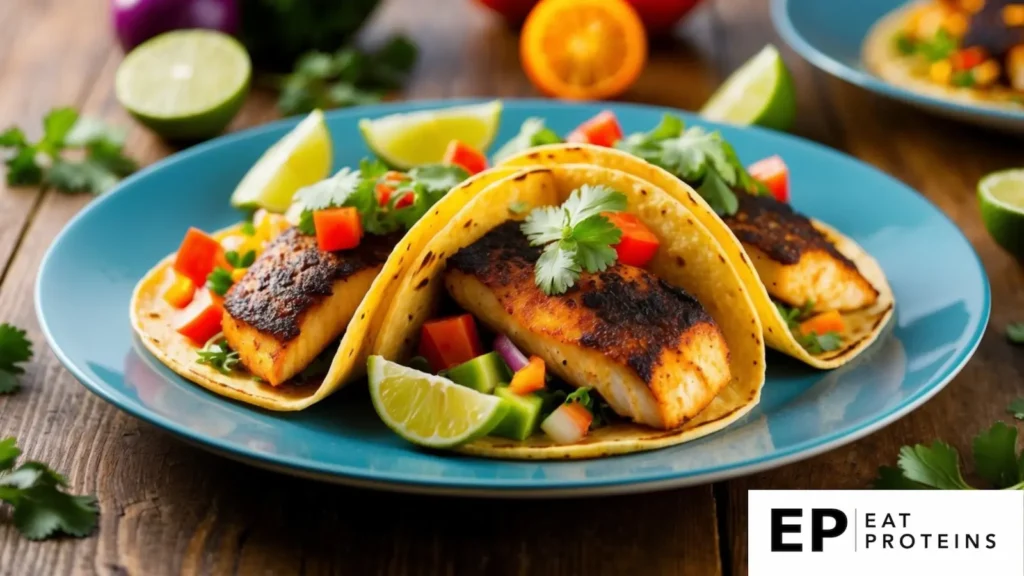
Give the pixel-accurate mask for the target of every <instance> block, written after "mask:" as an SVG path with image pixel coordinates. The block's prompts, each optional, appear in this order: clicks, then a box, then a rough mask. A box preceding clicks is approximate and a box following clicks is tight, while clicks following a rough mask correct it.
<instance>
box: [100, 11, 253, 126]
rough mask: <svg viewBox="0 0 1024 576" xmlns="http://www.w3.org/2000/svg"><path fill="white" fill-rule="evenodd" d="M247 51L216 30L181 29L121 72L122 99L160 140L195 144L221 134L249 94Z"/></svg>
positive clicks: (150, 43)
mask: <svg viewBox="0 0 1024 576" xmlns="http://www.w3.org/2000/svg"><path fill="white" fill-rule="evenodd" d="M251 75H252V63H251V62H250V60H249V54H248V53H247V52H246V51H245V48H244V47H243V46H242V45H241V44H240V43H239V42H238V41H237V40H235V39H234V38H232V37H231V36H228V35H227V34H224V33H221V32H216V31H213V30H199V29H197V30H178V31H174V32H167V33H165V34H161V35H160V36H156V37H154V38H151V39H150V40H147V41H146V42H144V43H142V44H140V45H139V46H138V47H137V48H135V49H134V50H132V51H131V52H130V53H129V54H128V55H127V56H125V58H124V60H123V61H122V62H121V64H120V65H119V66H118V68H117V76H116V78H115V87H116V92H117V100H118V101H119V102H120V103H121V105H122V106H124V107H125V109H127V110H128V112H130V113H131V114H132V116H134V117H135V119H137V120H138V121H139V122H141V123H142V124H143V125H145V126H147V127H149V128H150V129H151V130H153V131H154V132H156V133H157V134H159V135H160V136H162V137H164V138H166V139H168V140H175V141H193V140H202V139H205V138H210V137H212V136H215V135H217V134H219V133H220V132H221V131H223V130H224V128H226V127H227V125H228V124H229V123H230V122H231V120H232V119H233V118H234V117H235V115H236V114H238V111H239V110H241V108H242V104H244V103H245V97H246V95H247V94H248V93H249V80H250V77H251Z"/></svg>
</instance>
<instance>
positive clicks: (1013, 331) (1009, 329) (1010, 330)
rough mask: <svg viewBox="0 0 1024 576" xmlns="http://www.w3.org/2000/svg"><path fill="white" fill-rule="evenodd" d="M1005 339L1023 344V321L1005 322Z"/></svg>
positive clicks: (1012, 342)
mask: <svg viewBox="0 0 1024 576" xmlns="http://www.w3.org/2000/svg"><path fill="white" fill-rule="evenodd" d="M1006 339H1007V340H1009V341H1010V343H1011V344H1018V345H1020V344H1024V322H1011V323H1009V324H1007V325H1006Z"/></svg>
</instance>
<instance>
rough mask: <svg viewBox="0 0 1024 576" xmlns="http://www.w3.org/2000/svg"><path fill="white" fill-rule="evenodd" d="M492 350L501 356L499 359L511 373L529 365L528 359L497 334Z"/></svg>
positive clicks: (507, 340) (505, 338)
mask: <svg viewBox="0 0 1024 576" xmlns="http://www.w3.org/2000/svg"><path fill="white" fill-rule="evenodd" d="M494 349H495V350H496V351H497V352H498V354H501V358H502V359H503V360H504V361H505V364H508V367H509V368H511V369H512V371H513V372H519V370H521V369H522V368H523V366H526V365H527V364H529V363H530V359H529V358H527V357H526V355H525V354H523V353H522V352H520V351H519V348H516V345H515V344H513V343H512V341H511V340H509V338H508V336H505V335H504V334H498V337H497V338H495V339H494Z"/></svg>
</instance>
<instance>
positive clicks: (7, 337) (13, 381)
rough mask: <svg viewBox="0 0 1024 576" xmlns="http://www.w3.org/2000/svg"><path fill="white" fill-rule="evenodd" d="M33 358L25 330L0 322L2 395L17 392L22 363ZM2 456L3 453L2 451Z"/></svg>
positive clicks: (30, 343)
mask: <svg viewBox="0 0 1024 576" xmlns="http://www.w3.org/2000/svg"><path fill="white" fill-rule="evenodd" d="M30 359H32V342H31V341H30V340H29V339H28V338H27V337H26V335H25V331H24V330H20V329H18V328H15V327H14V326H12V325H10V324H0V395H2V394H11V393H14V392H17V391H18V389H19V388H20V386H19V384H18V378H17V376H18V375H19V374H23V373H24V372H25V369H24V368H22V367H21V364H23V363H25V362H28V361H29V360H30ZM0 457H2V453H0Z"/></svg>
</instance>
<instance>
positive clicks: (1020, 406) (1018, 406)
mask: <svg viewBox="0 0 1024 576" xmlns="http://www.w3.org/2000/svg"><path fill="white" fill-rule="evenodd" d="M1006 411H1007V412H1008V413H1010V414H1011V415H1012V416H1013V417H1014V418H1016V419H1017V420H1024V398H1017V399H1016V400H1014V401H1013V402H1010V405H1009V406H1007V407H1006ZM1022 466H1024V464H1022Z"/></svg>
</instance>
